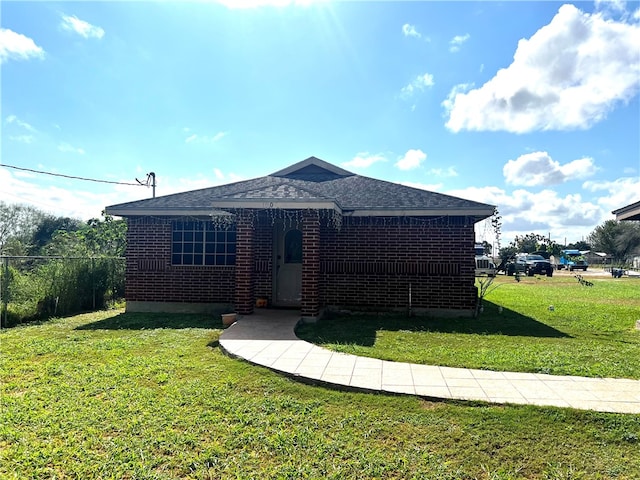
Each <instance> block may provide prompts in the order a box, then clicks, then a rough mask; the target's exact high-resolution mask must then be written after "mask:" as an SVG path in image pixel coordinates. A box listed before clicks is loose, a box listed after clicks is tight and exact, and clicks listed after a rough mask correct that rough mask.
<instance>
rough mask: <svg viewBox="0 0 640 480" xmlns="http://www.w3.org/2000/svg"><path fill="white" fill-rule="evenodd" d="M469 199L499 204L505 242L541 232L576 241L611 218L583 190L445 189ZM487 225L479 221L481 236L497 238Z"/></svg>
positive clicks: (557, 240)
mask: <svg viewBox="0 0 640 480" xmlns="http://www.w3.org/2000/svg"><path fill="white" fill-rule="evenodd" d="M445 193H447V194H449V195H454V196H457V197H461V198H466V199H468V200H474V201H477V202H483V203H488V204H491V205H496V206H497V207H498V211H499V213H500V215H501V216H502V229H501V230H502V236H501V245H502V246H503V247H504V246H506V245H507V244H508V243H509V242H510V241H511V240H513V238H514V237H515V236H516V235H526V234H527V233H537V234H540V235H544V236H547V235H549V234H551V238H552V239H553V240H555V241H556V242H558V243H564V241H565V238H566V240H567V242H574V241H577V240H580V239H582V238H585V237H586V236H587V235H588V234H589V233H591V232H592V231H593V229H594V228H595V227H596V226H597V225H599V224H600V223H602V222H603V221H604V220H606V219H608V218H611V215H610V211H609V210H607V209H603V208H602V205H601V204H600V201H599V200H598V199H589V200H588V199H585V198H583V196H582V195H581V194H579V193H577V194H570V195H566V196H561V195H559V194H558V192H555V191H553V190H549V189H545V190H542V191H540V192H535V193H534V192H530V191H528V190H525V189H517V190H514V191H513V192H510V193H509V192H507V191H505V190H503V189H501V188H498V187H494V186H489V187H471V188H466V189H463V190H451V191H447V192H445ZM489 230H490V229H488V228H486V225H483V224H478V225H476V232H477V233H480V234H481V235H480V237H481V238H480V239H481V240H484V239H486V240H487V241H489V242H492V241H493V236H494V235H493V233H488V231H489Z"/></svg>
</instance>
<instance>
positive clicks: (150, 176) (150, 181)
mask: <svg viewBox="0 0 640 480" xmlns="http://www.w3.org/2000/svg"><path fill="white" fill-rule="evenodd" d="M136 182H138V183H139V184H140V185H146V186H147V187H148V186H149V185H151V187H152V192H153V198H156V174H155V173H154V172H149V173H147V179H146V180H145V181H144V182H141V181H140V180H138V179H137V178H136Z"/></svg>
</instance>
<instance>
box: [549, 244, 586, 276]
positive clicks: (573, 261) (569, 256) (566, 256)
mask: <svg viewBox="0 0 640 480" xmlns="http://www.w3.org/2000/svg"><path fill="white" fill-rule="evenodd" d="M554 264H555V268H556V269H557V270H562V269H563V268H566V269H567V270H569V271H570V272H573V271H574V270H582V271H583V272H586V271H587V267H588V266H589V263H588V262H587V259H586V258H585V257H584V255H583V253H582V252H581V251H580V250H571V249H568V250H562V251H561V252H560V255H558V256H557V257H555V258H554Z"/></svg>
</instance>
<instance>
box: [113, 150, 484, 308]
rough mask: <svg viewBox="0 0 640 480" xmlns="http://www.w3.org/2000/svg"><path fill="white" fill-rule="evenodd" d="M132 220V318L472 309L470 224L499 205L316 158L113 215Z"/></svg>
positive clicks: (120, 208)
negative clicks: (283, 310) (229, 311)
mask: <svg viewBox="0 0 640 480" xmlns="http://www.w3.org/2000/svg"><path fill="white" fill-rule="evenodd" d="M106 211H107V213H108V214H110V215H116V216H121V217H124V218H126V220H127V223H128V233H127V253H126V257H127V261H126V264H127V266H126V299H127V309H128V310H129V311H206V310H208V309H211V308H212V307H213V306H216V305H219V304H233V305H234V308H235V310H236V311H237V312H238V313H240V314H250V313H252V312H253V310H254V307H255V305H256V302H257V301H258V303H263V302H266V303H268V304H269V305H273V306H280V307H295V308H299V309H300V310H301V316H302V317H303V318H317V317H318V316H319V315H320V313H321V311H322V310H323V309H324V308H327V307H334V308H347V309H357V310H371V311H376V310H393V309H406V308H408V307H409V306H411V308H412V309H413V310H414V311H423V312H430V313H434V314H444V315H447V314H448V315H456V316H468V315H471V314H472V312H473V311H474V308H475V306H476V301H477V291H476V287H475V286H474V280H475V279H474V269H475V263H474V239H475V235H474V225H475V223H476V222H478V221H480V220H482V219H485V218H487V217H489V216H491V215H492V214H493V212H494V206H492V205H487V204H484V203H478V202H474V201H469V200H464V199H461V198H457V197H452V196H449V195H444V194H440V193H434V192H429V191H425V190H420V189H416V188H410V187H406V186H403V185H399V184H396V183H391V182H387V181H383V180H377V179H373V178H369V177H364V176H361V175H356V174H354V173H351V172H348V171H346V170H343V169H342V168H339V167H337V166H334V165H332V164H329V163H327V162H325V161H322V160H319V159H317V158H315V157H310V158H308V159H306V160H304V161H302V162H299V163H296V164H295V165H291V166H290V167H287V168H285V169H283V170H280V171H278V172H275V173H273V174H271V175H267V176H265V177H260V178H255V179H252V180H246V181H241V182H237V183H232V184H228V185H221V186H216V187H211V188H205V189H201V190H194V191H190V192H184V193H178V194H174V195H167V196H163V197H158V198H152V199H147V200H140V201H135V202H129V203H122V204H119V205H112V206H109V207H107V209H106Z"/></svg>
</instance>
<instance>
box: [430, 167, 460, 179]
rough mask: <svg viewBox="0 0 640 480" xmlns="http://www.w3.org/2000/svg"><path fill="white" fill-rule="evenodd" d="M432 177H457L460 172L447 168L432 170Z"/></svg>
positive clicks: (453, 168)
mask: <svg viewBox="0 0 640 480" xmlns="http://www.w3.org/2000/svg"><path fill="white" fill-rule="evenodd" d="M429 174H430V175H434V176H436V177H457V176H458V172H457V171H456V169H455V167H447V168H432V169H431V170H429Z"/></svg>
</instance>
